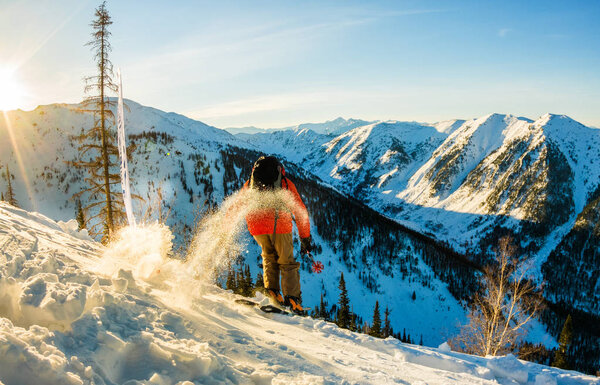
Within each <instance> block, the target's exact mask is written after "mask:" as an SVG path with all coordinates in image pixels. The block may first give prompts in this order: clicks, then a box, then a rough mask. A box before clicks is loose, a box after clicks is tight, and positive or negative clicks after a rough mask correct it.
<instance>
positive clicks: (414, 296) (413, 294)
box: [411, 290, 417, 301]
mask: <svg viewBox="0 0 600 385" xmlns="http://www.w3.org/2000/svg"><path fill="white" fill-rule="evenodd" d="M411 298H412V300H413V301H414V300H416V299H417V293H416V292H415V291H414V290H413V293H412V296H411Z"/></svg>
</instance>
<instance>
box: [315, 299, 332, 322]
mask: <svg viewBox="0 0 600 385" xmlns="http://www.w3.org/2000/svg"><path fill="white" fill-rule="evenodd" d="M317 318H321V319H323V320H325V321H328V318H329V315H328V314H327V304H326V303H325V299H324V298H323V293H321V302H319V313H318V314H317Z"/></svg>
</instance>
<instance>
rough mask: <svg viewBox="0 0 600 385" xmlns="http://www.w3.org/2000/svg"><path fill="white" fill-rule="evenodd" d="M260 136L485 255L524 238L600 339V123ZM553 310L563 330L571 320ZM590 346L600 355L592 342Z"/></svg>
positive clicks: (560, 294)
mask: <svg viewBox="0 0 600 385" xmlns="http://www.w3.org/2000/svg"><path fill="white" fill-rule="evenodd" d="M283 135H286V136H285V140H284V139H283V138H282V137H283ZM269 136H270V137H271V138H269ZM253 137H254V138H253ZM257 138H258V136H244V137H240V139H245V140H247V141H249V142H252V143H254V144H255V145H257V146H260V145H261V144H263V147H262V148H263V149H264V151H268V152H273V153H277V154H279V155H280V156H282V157H284V158H287V159H292V160H294V161H296V162H298V163H299V164H301V165H302V166H303V167H305V168H307V169H310V170H312V172H314V173H315V174H316V175H318V176H319V177H320V178H321V179H322V180H323V181H324V182H325V183H328V184H330V185H332V186H333V187H335V188H336V189H338V190H339V191H341V192H343V193H345V194H348V195H350V196H353V197H355V198H356V199H358V200H360V201H362V202H365V203H366V204H368V205H369V206H370V207H372V208H373V209H375V210H377V211H378V212H380V213H382V214H384V215H386V216H388V217H390V218H393V219H395V220H396V221H398V222H400V223H403V224H405V225H407V226H408V227H410V228H413V229H415V230H417V231H419V232H421V233H424V234H429V235H431V236H433V237H436V238H438V239H441V240H445V241H447V242H448V243H449V244H450V245H452V247H453V248H454V249H456V250H459V251H461V252H464V253H465V254H467V255H469V256H470V257H471V258H472V259H473V260H475V261H476V262H477V263H480V264H485V263H488V258H489V254H491V253H492V250H493V248H494V247H495V246H496V243H497V241H498V239H499V238H500V237H501V236H504V235H510V236H512V237H513V238H514V239H515V240H516V241H517V244H518V245H519V253H520V254H522V255H524V256H527V257H530V258H531V261H532V263H533V267H534V268H533V269H532V272H533V273H534V274H533V276H532V277H533V278H534V279H537V280H538V281H544V282H545V283H546V287H547V291H546V292H545V295H546V298H547V299H548V300H549V301H550V303H551V304H552V307H553V308H554V309H560V313H561V314H563V317H564V316H566V314H567V313H577V314H579V315H580V317H581V318H580V321H579V323H580V325H581V326H580V327H581V329H580V330H582V331H583V333H584V334H585V333H588V332H589V333H588V334H586V335H580V336H579V337H577V338H578V339H579V341H580V342H581V343H582V345H587V346H598V341H600V329H598V328H597V327H591V325H597V324H598V322H600V309H599V308H598V299H599V298H600V270H599V269H598V266H599V264H600V246H599V245H600V233H598V231H597V223H598V221H597V213H598V212H600V201H598V199H597V197H598V191H600V130H598V129H596V128H591V127H586V126H584V125H582V124H580V123H578V122H576V121H574V120H573V119H571V118H569V117H567V116H564V115H553V114H546V115H544V116H541V117H540V118H538V119H536V120H532V119H527V118H523V117H515V116H512V115H503V114H490V115H486V116H483V117H480V118H476V119H471V120H467V121H464V120H456V121H448V122H441V123H436V124H421V123H411V122H382V123H376V124H367V125H365V126H361V127H356V128H354V129H352V130H349V131H346V132H344V133H342V134H341V135H339V136H337V137H334V138H330V137H326V136H319V135H318V134H316V133H311V132H306V131H304V132H301V133H300V132H294V131H289V132H286V133H284V134H279V136H276V135H274V134H270V135H262V136H260V140H257ZM305 138H311V139H310V140H305ZM565 272H569V274H565ZM544 319H545V322H546V323H547V324H548V325H552V329H553V330H554V331H555V332H554V333H557V332H558V329H559V328H560V327H561V326H560V322H557V321H555V320H553V319H552V317H550V316H545V317H544ZM563 319H564V318H563ZM578 354H579V356H580V357H587V358H589V357H591V356H595V357H598V352H597V353H592V352H591V351H588V350H585V348H583V350H581V351H579V353H578ZM587 358H585V359H587ZM597 359H598V358H595V359H594V360H592V361H593V362H594V363H592V362H591V361H590V365H592V367H594V365H597V364H598V363H597Z"/></svg>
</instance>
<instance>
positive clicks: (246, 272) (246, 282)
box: [242, 265, 252, 297]
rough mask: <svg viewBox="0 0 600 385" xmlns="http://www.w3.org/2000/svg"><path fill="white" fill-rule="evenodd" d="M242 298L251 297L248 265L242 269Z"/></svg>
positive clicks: (250, 279)
mask: <svg viewBox="0 0 600 385" xmlns="http://www.w3.org/2000/svg"><path fill="white" fill-rule="evenodd" d="M242 295H243V296H246V297H251V296H252V273H250V265H246V266H245V267H244V292H243V293H242Z"/></svg>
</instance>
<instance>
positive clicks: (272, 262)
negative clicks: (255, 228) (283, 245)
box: [254, 234, 280, 290]
mask: <svg viewBox="0 0 600 385" xmlns="http://www.w3.org/2000/svg"><path fill="white" fill-rule="evenodd" d="M254 239H255V240H256V242H257V243H258V244H259V245H260V247H261V248H262V253H261V256H262V260H263V280H264V284H265V288H266V289H273V290H280V286H279V265H278V264H277V253H276V251H275V247H274V245H273V243H272V242H271V236H269V235H267V234H263V235H255V236H254Z"/></svg>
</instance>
